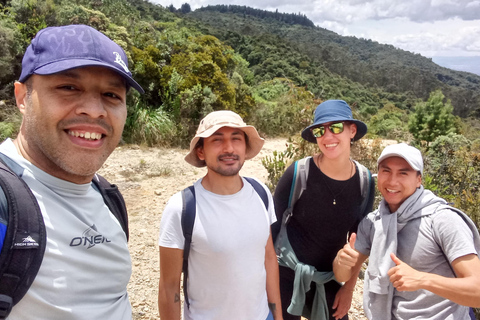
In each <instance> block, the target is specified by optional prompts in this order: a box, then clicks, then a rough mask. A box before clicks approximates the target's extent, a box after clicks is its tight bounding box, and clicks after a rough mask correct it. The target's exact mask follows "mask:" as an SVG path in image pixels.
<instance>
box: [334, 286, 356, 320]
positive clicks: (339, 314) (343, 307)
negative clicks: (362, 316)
mask: <svg viewBox="0 0 480 320" xmlns="http://www.w3.org/2000/svg"><path fill="white" fill-rule="evenodd" d="M352 296H353V291H351V290H349V289H346V288H345V286H343V287H341V288H340V290H338V292H337V294H336V295H335V301H333V306H332V308H333V309H334V310H335V312H334V313H333V315H332V317H334V318H335V319H336V320H338V319H341V318H343V317H344V316H345V315H346V314H347V313H348V310H350V306H351V305H352Z"/></svg>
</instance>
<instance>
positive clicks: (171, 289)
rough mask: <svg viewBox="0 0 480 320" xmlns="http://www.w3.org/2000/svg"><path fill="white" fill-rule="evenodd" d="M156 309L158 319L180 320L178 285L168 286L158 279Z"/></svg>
mask: <svg viewBox="0 0 480 320" xmlns="http://www.w3.org/2000/svg"><path fill="white" fill-rule="evenodd" d="M158 310H159V312H160V319H167V320H170V319H171V320H180V314H181V303H180V286H177V288H175V286H168V285H166V284H165V283H163V282H162V279H160V282H159V286H158Z"/></svg>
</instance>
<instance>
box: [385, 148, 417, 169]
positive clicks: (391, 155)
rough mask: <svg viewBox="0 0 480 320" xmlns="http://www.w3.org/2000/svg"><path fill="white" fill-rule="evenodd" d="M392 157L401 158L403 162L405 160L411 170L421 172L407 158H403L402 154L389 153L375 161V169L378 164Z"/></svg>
mask: <svg viewBox="0 0 480 320" xmlns="http://www.w3.org/2000/svg"><path fill="white" fill-rule="evenodd" d="M392 157H399V158H402V159H403V160H405V161H406V162H407V163H408V164H409V165H410V167H412V169H413V170H415V171H420V172H422V170H420V168H418V167H417V166H416V165H414V164H413V163H412V162H411V161H410V160H409V159H408V158H407V157H405V156H404V155H403V154H401V153H397V152H389V153H387V154H384V155H382V156H381V157H380V158H378V160H377V167H378V166H379V165H380V163H381V162H382V161H383V160H385V159H388V158H392Z"/></svg>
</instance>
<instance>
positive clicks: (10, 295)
mask: <svg viewBox="0 0 480 320" xmlns="http://www.w3.org/2000/svg"><path fill="white" fill-rule="evenodd" d="M6 162H7V163H8V164H9V165H7V164H6ZM9 166H12V168H10V167H9ZM13 167H15V168H13ZM17 172H18V174H17ZM21 173H23V169H21V167H20V166H19V165H17V164H16V163H15V162H13V160H11V159H10V158H8V157H7V156H5V155H4V154H0V189H1V192H2V193H3V194H4V197H2V198H3V200H2V201H5V200H6V202H7V203H6V205H5V204H3V206H4V208H7V211H8V220H7V230H6V234H5V239H4V244H3V249H2V251H1V254H0V319H5V318H6V317H7V316H8V314H9V313H10V311H11V309H12V307H13V306H14V305H15V304H17V303H18V302H19V301H20V300H21V299H22V298H23V296H24V295H25V293H26V292H27V291H28V289H29V288H30V286H31V284H32V282H33V280H34V279H35V277H36V275H37V273H38V269H39V268H40V265H41V263H42V260H43V254H44V252H45V246H46V242H47V238H46V231H45V224H44V221H43V216H42V212H41V211H40V207H39V206H38V202H37V199H36V198H35V196H34V195H33V193H32V191H31V190H30V188H29V187H28V186H27V184H26V183H25V181H23V179H21V177H20V176H19V175H21Z"/></svg>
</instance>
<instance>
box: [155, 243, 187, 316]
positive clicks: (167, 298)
mask: <svg viewBox="0 0 480 320" xmlns="http://www.w3.org/2000/svg"><path fill="white" fill-rule="evenodd" d="M182 259H183V250H180V249H172V248H165V247H160V280H159V283H158V310H159V312H160V318H161V319H164V320H180V314H181V302H180V278H181V274H182V261H183V260H182Z"/></svg>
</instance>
